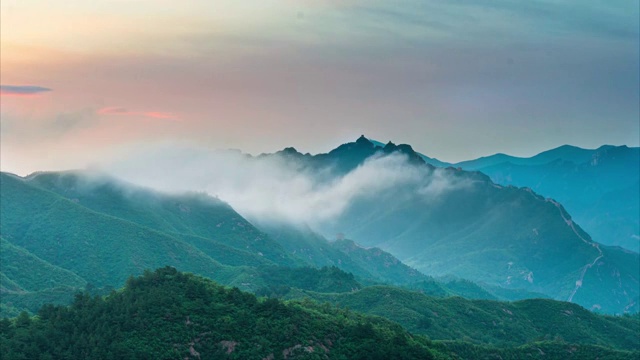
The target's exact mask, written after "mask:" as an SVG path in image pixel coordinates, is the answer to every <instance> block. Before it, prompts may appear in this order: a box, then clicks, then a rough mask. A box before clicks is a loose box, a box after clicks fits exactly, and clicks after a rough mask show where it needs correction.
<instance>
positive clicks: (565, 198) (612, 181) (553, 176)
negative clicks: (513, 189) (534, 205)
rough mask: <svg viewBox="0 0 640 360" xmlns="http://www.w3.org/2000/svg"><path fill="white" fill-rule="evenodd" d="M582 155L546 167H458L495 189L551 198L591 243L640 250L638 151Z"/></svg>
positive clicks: (605, 148)
mask: <svg viewBox="0 0 640 360" xmlns="http://www.w3.org/2000/svg"><path fill="white" fill-rule="evenodd" d="M581 150H584V149H581ZM584 151H585V152H586V154H588V155H589V157H588V158H587V157H586V156H582V157H575V156H573V157H572V156H566V157H565V158H557V159H554V160H553V161H549V162H546V163H540V162H530V161H524V160H523V161H521V162H513V159H509V160H508V161H505V162H501V163H497V164H493V165H491V166H482V165H478V164H475V165H473V166H469V167H466V166H467V165H464V164H462V165H461V166H462V167H463V168H466V169H476V168H478V166H479V170H480V171H482V172H483V173H485V174H487V175H489V176H490V177H491V179H492V180H493V181H494V182H496V183H498V184H501V185H514V186H526V187H530V188H531V189H533V190H534V191H536V192H537V193H540V194H543V195H545V196H548V197H552V198H554V199H556V200H558V201H559V202H561V203H562V204H563V205H564V206H565V207H566V208H567V210H568V211H569V212H570V213H571V214H572V215H573V217H574V218H575V219H576V220H577V221H578V222H579V223H580V224H581V225H582V226H583V227H584V228H585V229H586V230H587V232H588V233H589V234H590V235H592V237H593V238H594V239H595V240H597V241H599V242H601V243H603V244H607V245H618V246H623V247H626V248H627V249H630V250H634V251H636V252H637V251H638V250H639V249H640V197H639V195H638V192H639V188H640V183H639V182H640V148H628V147H626V146H618V147H614V146H603V147H601V148H599V149H597V150H584ZM543 154H544V153H543ZM543 154H541V155H543ZM560 155H561V154H558V156H560ZM534 158H535V157H534ZM534 158H531V159H534ZM550 158H551V157H549V156H547V157H545V158H544V159H545V160H547V159H550ZM525 160H527V159H525Z"/></svg>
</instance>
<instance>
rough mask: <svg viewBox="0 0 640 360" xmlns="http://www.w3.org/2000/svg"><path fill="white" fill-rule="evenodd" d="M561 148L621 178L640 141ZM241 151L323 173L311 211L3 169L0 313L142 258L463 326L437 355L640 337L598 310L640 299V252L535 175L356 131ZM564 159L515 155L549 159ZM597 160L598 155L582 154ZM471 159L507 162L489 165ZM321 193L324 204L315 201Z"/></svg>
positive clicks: (598, 171)
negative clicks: (508, 179) (311, 143)
mask: <svg viewBox="0 0 640 360" xmlns="http://www.w3.org/2000/svg"><path fill="white" fill-rule="evenodd" d="M565 150H566V151H565V152H564V153H565V154H566V155H565V157H566V158H567V159H561V160H552V161H551V164H569V165H567V166H573V167H574V170H575V169H577V170H575V172H576V173H577V174H578V175H575V176H576V177H575V179H574V180H575V181H576V182H577V181H578V178H579V177H580V176H584V177H588V179H589V180H583V181H582V184H586V183H589V184H591V185H584V186H592V185H593V184H595V183H597V184H604V185H603V187H609V188H612V187H615V186H617V185H615V184H619V183H622V182H625V181H627V180H626V177H625V176H626V175H625V174H632V175H631V176H633V170H630V169H629V168H630V167H632V165H633V162H634V161H636V160H635V159H636V158H635V157H634V156H636V155H634V152H633V151H635V150H633V149H629V148H614V147H605V148H602V149H599V150H602V151H601V152H598V154H600V155H598V156H597V157H594V154H593V153H591V152H590V151H586V152H585V151H581V150H575V149H573V148H565ZM242 156H243V159H246V160H243V161H246V162H247V163H250V164H261V166H262V167H259V169H261V170H263V169H266V168H268V166H271V165H272V164H280V165H283V164H284V166H279V167H277V168H276V169H275V170H277V171H281V170H282V169H295V171H296V173H300V174H304V176H305V178H303V179H307V178H311V179H313V181H314V182H313V183H312V184H311V185H309V186H310V187H311V188H312V189H313V191H314V192H313V193H312V194H313V196H308V194H307V195H305V196H306V199H310V201H315V202H317V203H316V204H309V206H311V207H310V208H311V209H313V210H314V211H318V212H319V213H318V216H317V218H313V217H311V219H312V220H314V221H311V222H308V223H306V222H300V221H291V219H289V218H287V217H279V216H277V214H278V212H277V211H276V210H275V209H274V211H273V214H271V215H273V216H260V214H261V213H259V212H257V213H256V212H252V213H246V214H243V213H241V212H238V211H236V209H235V208H234V207H233V206H232V205H231V204H230V203H227V202H225V199H224V198H218V197H216V196H211V195H209V194H207V193H206V192H204V191H203V190H205V189H194V190H196V192H186V193H185V192H163V191H158V190H155V189H152V188H148V187H144V186H142V185H141V184H135V183H131V182H128V180H127V178H126V176H125V177H124V179H121V178H116V177H113V176H112V175H110V174H105V173H102V172H98V171H93V170H92V171H89V170H83V171H65V172H38V173H34V174H31V175H29V176H26V177H20V176H16V175H13V174H9V173H1V174H0V196H1V197H0V246H1V250H2V251H1V252H0V260H1V262H0V264H1V265H2V266H1V267H0V294H1V295H2V296H1V301H0V314H1V315H2V316H3V317H7V316H9V317H15V316H18V315H19V314H20V313H21V312H22V311H27V312H29V313H31V314H36V313H38V312H39V309H41V307H42V306H43V305H44V304H57V305H65V304H69V303H71V302H72V301H73V299H74V296H75V297H76V302H77V295H75V294H77V293H78V292H79V291H84V292H85V293H86V294H89V295H87V296H92V295H97V296H99V297H103V296H111V297H115V296H116V295H114V290H115V289H117V288H118V287H120V286H122V284H127V288H125V290H124V293H122V294H127V292H131V291H133V290H132V289H131V284H133V283H135V281H134V280H132V278H131V277H132V276H138V275H141V274H145V275H144V280H139V281H142V282H145V281H151V280H152V278H153V277H152V276H151V275H150V274H149V273H145V270H149V269H157V268H162V267H165V266H172V267H176V268H178V269H180V270H181V271H186V272H190V273H193V274H198V275H200V276H204V277H206V278H209V279H211V280H213V281H215V282H217V283H219V284H222V285H225V286H233V287H237V288H239V289H241V290H243V291H249V292H251V293H253V294H256V295H258V296H261V297H268V298H270V297H277V298H282V299H289V300H290V301H296V302H298V301H302V302H304V301H309V300H310V299H311V300H313V301H316V302H329V303H332V304H334V305H338V306H348V308H349V309H353V310H355V311H359V312H363V313H366V314H370V315H377V316H383V317H386V318H387V319H390V320H391V321H395V322H397V323H399V324H401V325H402V326H403V327H404V328H405V329H407V330H409V331H411V332H412V333H414V334H423V335H426V336H428V337H429V338H431V339H434V340H439V341H445V342H446V341H454V340H459V339H464V342H462V343H455V344H453V343H452V344H447V343H445V342H440V343H428V342H425V343H422V345H419V346H418V348H423V347H424V348H425V349H429V350H428V351H430V353H432V354H436V355H437V354H440V355H442V358H447V356H448V355H443V354H449V355H451V354H452V351H453V353H456V352H458V353H459V354H466V355H465V356H467V358H469V356H470V357H473V356H472V355H469V354H484V355H482V356H486V357H487V358H489V357H491V356H494V355H496V354H498V355H499V356H503V355H505V356H506V354H511V355H510V356H515V357H514V358H518V356H521V355H522V351H524V352H525V353H527V354H532V353H533V352H531V351H530V350H531V348H519V347H522V346H525V347H526V346H530V345H531V344H533V343H534V342H536V341H543V342H545V341H556V342H557V341H558V339H561V341H560V342H559V344H560V345H558V344H555V343H554V344H555V345H554V344H550V343H543V344H538V345H536V346H538V348H539V349H541V348H548V349H550V350H549V351H551V352H554V351H557V350H558V349H557V348H555V346H560V348H562V346H564V345H562V344H563V343H564V341H565V340H566V341H569V342H570V343H578V344H581V346H582V348H581V349H584V347H585V346H602V347H604V349H610V350H611V349H617V350H615V351H618V350H620V351H629V350H634V349H635V350H637V349H638V348H640V344H637V342H635V341H634V335H637V334H638V333H639V332H640V329H639V328H638V321H637V319H635V318H631V319H629V318H622V317H607V316H601V315H598V314H595V313H606V314H628V313H634V312H637V311H638V309H639V303H640V301H639V293H640V289H639V277H640V275H639V273H640V258H639V255H638V253H637V252H634V251H631V250H627V249H624V248H621V247H617V246H607V245H604V244H602V243H600V242H597V241H595V240H594V239H593V238H592V236H591V235H590V233H589V231H586V230H585V229H584V228H583V227H582V224H581V223H580V222H579V221H577V220H575V219H574V218H573V216H572V214H571V211H569V210H567V209H566V208H565V206H564V204H563V202H562V201H559V200H558V199H555V198H550V197H545V196H542V195H540V194H538V191H541V190H540V189H544V187H542V185H541V187H540V188H536V189H532V188H531V187H516V186H515V185H513V184H509V185H503V184H500V183H499V182H497V181H494V179H492V177H496V176H498V175H496V174H498V172H497V170H496V172H494V173H491V172H489V173H491V174H493V175H492V177H490V176H488V175H487V174H485V173H484V169H486V168H485V167H481V169H482V171H477V170H464V169H463V168H462V166H459V167H454V166H448V167H440V165H437V164H432V163H429V159H428V158H427V159H425V157H424V156H423V155H421V154H419V153H417V152H415V151H414V150H413V148H412V147H411V146H410V145H406V144H399V145H396V144H393V143H391V142H390V143H387V144H385V145H384V146H379V144H378V143H377V142H373V141H370V140H368V139H367V138H365V137H364V136H362V137H360V138H358V139H357V140H356V141H355V142H351V143H346V144H343V145H341V146H339V147H337V148H336V149H334V150H332V151H330V152H328V153H326V154H317V155H311V154H302V153H300V152H298V151H297V150H295V149H293V148H286V149H284V150H282V151H280V152H276V153H273V154H262V155H260V156H255V157H252V156H249V155H242ZM556 156H557V155H553V154H551V155H550V153H549V152H547V153H543V154H540V155H539V156H537V157H535V158H536V160H535V162H538V165H522V164H524V163H526V161H524V160H522V161H524V162H523V163H520V164H521V165H509V166H530V167H536V166H541V167H547V166H551V165H549V164H548V163H545V161H547V160H549V159H551V158H554V157H556ZM589 156H590V159H591V160H590V162H589V164H591V165H587V164H586V163H584V162H583V163H580V164H582V165H576V162H580V161H582V160H584V159H587V158H589ZM595 158H597V160H594V159H595ZM274 161H275V162H274ZM540 164H542V165H540ZM211 166H215V164H212V165H211ZM238 166H241V165H240V164H238ZM464 166H467V167H469V168H474V166H488V168H489V169H491V168H500V169H502V170H500V171H503V170H504V169H506V168H508V169H512V168H511V167H508V166H507V165H505V163H503V162H497V163H496V162H492V161H485V160H483V162H481V163H480V165H477V164H476V165H473V163H468V164H466V165H464ZM563 168H564V165H563ZM174 170H175V171H176V172H180V169H179V168H178V169H174ZM565 170H566V169H565ZM606 173H608V174H609V175H606ZM611 174H616V177H620V178H623V179H618V180H616V181H614V180H613V179H608V178H609V176H610V175H611ZM263 176H264V177H265V179H266V177H268V176H269V174H267V173H263ZM285 176H290V174H289V173H287V174H285ZM281 178H282V176H281ZM549 178H551V176H549ZM545 179H547V177H545V178H544V179H543V180H545ZM563 179H565V180H566V181H569V180H567V179H569V178H568V177H566V176H565V177H563ZM297 180H298V181H302V180H300V179H297ZM265 181H266V180H265ZM545 181H547V180H545ZM543 182H544V181H542V180H541V182H540V183H541V184H542V183H543ZM627 182H628V181H627ZM544 183H545V184H547V185H545V186H549V187H553V186H551V185H549V184H551V183H550V182H544ZM614 183H615V184H614ZM305 184H306V183H305ZM612 184H614V185H612ZM556 185H557V186H561V185H559V183H556ZM305 186H307V185H305ZM305 189H306V187H305ZM206 190H210V189H206ZM198 191H199V192H198ZM250 193H253V192H250ZM565 193H567V195H568V196H569V195H571V194H572V193H571V191H570V189H569V188H567V189H565ZM327 194H329V195H330V196H328V199H330V200H331V201H324V200H323V201H320V200H319V198H320V197H322V196H325V195H327ZM576 194H577V195H576ZM580 194H581V192H580V191H579V190H576V191H575V194H573V195H571V196H573V198H576V197H578V196H579V195H580ZM614 194H618V197H617V199H618V200H616V201H618V202H621V201H623V200H622V199H623V198H625V197H626V200H627V203H632V202H633V197H634V196H635V195H633V194H634V193H633V191H632V190H628V191H626V190H624V188H622V189H619V190H617V192H614ZM591 195H593V196H592V199H596V198H597V199H599V200H598V201H599V202H598V204H599V205H598V206H602V208H601V209H604V208H606V206H607V205H606V202H605V203H603V200H602V197H598V195H597V194H591ZM591 195H590V196H591ZM603 196H605V195H603ZM605 197H611V198H614V199H615V198H616V196H613V195H611V194H608V195H606V196H605ZM629 198H631V200H629ZM636 200H637V197H636ZM256 201H258V200H257V199H256ZM594 201H595V200H594ZM318 204H320V205H318ZM614 204H615V202H614ZM327 208H330V210H331V211H328V209H327ZM624 209H625V208H621V209H620V210H621V211H622V210H624ZM327 214H328V215H327ZM311 215H314V214H313V213H312V214H311ZM307 219H308V217H307ZM601 220H602V221H603V222H607V221H606V220H607V219H601ZM159 271H160V270H159ZM172 271H175V270H162V271H160V272H159V273H157V275H156V276H160V277H161V278H162V277H163V276H167V274H168V273H167V272H172ZM172 276H173V275H172ZM189 281H192V280H189ZM196 282H197V281H196ZM194 286H196V285H194ZM197 286H200V285H197ZM207 286H208V285H207ZM120 291H122V290H120ZM154 291H155V290H154ZM116 293H118V292H116ZM109 294H112V295H109ZM117 296H121V295H117ZM122 296H125V295H122ZM126 296H128V295H126ZM247 296H248V295H247ZM247 299H248V297H247ZM304 299H307V300H304ZM474 299H475V300H474ZM113 301H115V300H113ZM118 301H120V300H118ZM251 301H254V300H251ZM505 301H514V302H511V303H507V302H505ZM571 303H575V304H571ZM74 306H75V305H74ZM100 306H103V305H100ZM274 306H275V305H274ZM296 306H297V305H296ZM304 306H307V305H304ZM589 310H591V311H589ZM60 311H62V310H60ZM65 311H66V310H65ZM158 311H161V310H158ZM162 311H164V310H162ZM313 311H315V310H313ZM594 312H595V313H594ZM26 314H27V313H24V314H23V315H20V316H22V317H24V316H28V315H26ZM65 316H66V315H65ZM73 316H76V315H73ZM189 316H191V315H189ZM541 318H548V319H550V320H549V321H548V322H545V323H544V324H542V323H539V321H540V319H541ZM25 319H27V318H25ZM187 319H189V318H187ZM553 319H555V320H553ZM23 320H24V319H23ZM25 321H27V320H25ZM29 321H30V320H29ZM187 321H189V320H187ZM358 321H365V322H366V321H369V320H358ZM558 324H560V325H562V326H566V328H562V329H561V328H559V326H560V325H558ZM569 324H570V325H569ZM3 326H4V328H6V329H10V328H11V326H13V325H7V324H5V325H3ZM7 326H8V327H7ZM52 326H53V325H52ZM380 326H382V327H384V326H387V325H384V326H383V325H380ZM4 328H3V329H4ZM605 329H606V330H605ZM613 329H615V331H614V330H613ZM7 331H9V330H7ZM12 331H13V330H12ZM33 331H36V330H33ZM318 331H320V330H318ZM322 331H324V330H322ZM384 331H388V330H384ZM393 331H395V330H393ZM508 334H511V336H508ZM96 336H97V335H96ZM234 336H240V335H234ZM344 336H347V335H346V334H345V335H344ZM398 336H404V335H398ZM347 337H348V336H347ZM11 339H13V338H11ZM581 339H582V340H581ZM0 340H1V339H0ZM232 340H233V341H235V340H234V339H232ZM232 340H229V341H232ZM2 341H4V340H2ZM8 341H13V340H8ZM144 341H147V340H144ZM224 341H227V340H224ZM301 344H302V343H301ZM309 344H311V343H309ZM470 344H475V345H470ZM194 346H195V345H194ZM278 346H280V345H278ZM291 346H295V344H293V345H291ZM301 346H302V345H301ZM309 346H312V345H309ZM474 346H475V347H474ZM487 346H489V347H491V346H498V347H500V348H505V347H508V348H511V349H516V348H517V349H519V350H513V351H515V353H510V352H509V351H512V350H508V351H507V350H498V349H493V350H491V349H489V350H488V348H487ZM195 348H197V346H195ZM195 348H194V349H195ZM418 348H416V349H418ZM187 349H188V347H187ZM274 349H275V348H274ZM589 349H591V350H594V348H589ZM316 350H317V349H316ZM158 351H165V350H158ZM247 351H248V350H247ZM314 351H315V350H314ZM416 351H418V350H416ZM420 351H422V350H420ZM505 351H506V352H505ZM594 351H595V350H594ZM598 351H599V350H598ZM603 351H605V352H606V351H609V350H603ZM534 352H535V351H534ZM490 354H493V355H490ZM514 354H515V355H514ZM618 355H620V354H616V356H618ZM620 356H621V357H620V358H627V356H631V355H630V354H627V353H625V354H622V355H620ZM436 357H437V356H436ZM454 358H455V356H454Z"/></svg>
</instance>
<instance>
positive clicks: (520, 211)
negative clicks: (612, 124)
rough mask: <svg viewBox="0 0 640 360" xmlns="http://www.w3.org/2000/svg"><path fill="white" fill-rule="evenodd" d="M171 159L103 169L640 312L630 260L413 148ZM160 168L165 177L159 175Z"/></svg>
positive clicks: (431, 260)
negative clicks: (167, 171)
mask: <svg viewBox="0 0 640 360" xmlns="http://www.w3.org/2000/svg"><path fill="white" fill-rule="evenodd" d="M170 150H171V149H165V151H159V152H158V150H157V149H153V151H152V150H148V153H149V154H156V155H155V156H154V157H153V158H149V157H148V156H147V155H144V156H140V154H138V155H136V154H133V155H130V156H128V158H127V159H126V160H124V161H122V162H114V163H112V164H107V165H105V167H104V171H107V172H109V173H112V174H115V175H116V176H119V177H122V178H123V179H126V180H127V181H131V182H134V183H139V184H144V185H145V186H151V187H154V188H157V189H161V190H165V191H166V190H171V191H182V190H196V191H205V192H207V193H209V194H214V195H216V196H218V197H220V198H221V199H223V200H225V201H227V202H228V203H229V204H230V205H231V206H232V207H233V208H234V209H236V210H237V211H239V212H240V213H241V214H243V215H244V216H246V217H248V218H251V219H256V221H258V222H260V221H261V222H262V223H263V224H270V223H284V224H286V223H291V224H296V226H309V227H310V229H311V230H312V231H315V232H319V233H320V234H322V235H323V236H324V237H326V238H328V239H333V238H335V236H336V234H344V236H346V237H347V238H349V239H352V240H354V241H356V242H357V243H359V244H362V245H364V246H375V247H379V248H381V249H383V250H385V251H387V252H389V253H391V254H392V255H394V256H396V257H398V258H399V259H400V260H402V261H403V262H405V263H407V264H408V265H410V266H411V267H413V268H415V269H417V270H419V271H421V272H422V273H424V274H426V275H432V276H444V275H456V276H459V277H462V278H466V279H470V280H474V281H479V282H484V283H487V284H488V285H491V286H499V287H504V288H509V289H522V290H526V291H531V292H538V293H543V294H546V295H548V296H551V297H552V298H555V299H559V300H568V301H575V302H578V303H580V304H582V305H583V306H585V307H587V308H589V309H595V310H602V311H607V312H624V311H629V310H633V309H636V308H637V307H638V293H639V291H638V273H639V271H640V265H639V260H638V253H636V252H629V251H624V250H621V249H616V248H611V247H607V246H604V245H601V244H599V243H597V242H595V241H594V240H593V238H592V237H591V236H590V234H588V232H585V231H584V230H583V228H582V227H581V224H580V223H579V222H576V221H575V220H574V219H573V217H572V215H570V212H567V210H565V207H564V206H563V205H562V203H560V202H558V201H556V200H554V199H553V198H545V197H544V196H541V195H539V194H537V193H536V192H534V191H532V190H531V189H529V188H516V187H510V186H507V187H504V186H502V185H499V184H497V183H495V182H493V181H492V180H491V178H490V177H489V176H487V175H485V174H484V173H482V172H477V171H464V170H460V169H459V168H453V167H449V168H438V167H435V166H433V165H431V164H428V163H427V162H426V161H425V160H424V158H423V157H422V156H420V155H419V154H418V153H416V152H415V151H414V150H413V149H412V147H411V146H409V145H405V144H401V145H396V144H394V143H392V142H389V143H387V144H386V145H384V146H383V147H380V146H377V145H376V144H375V143H373V142H371V141H369V140H368V139H367V138H365V137H364V136H362V137H360V138H359V139H357V140H356V141H355V142H351V143H346V144H343V145H341V146H339V147H337V148H335V149H334V150H332V151H330V152H328V153H325V154H318V155H311V154H302V153H300V152H298V151H296V150H295V149H293V148H286V149H284V150H283V151H280V152H276V153H273V154H262V155H260V156H255V157H254V156H249V155H246V154H242V153H240V152H207V151H204V150H194V149H189V150H187V151H184V150H181V151H176V152H172V151H170ZM142 154H144V152H143V153H142ZM567 154H569V155H567V156H568V157H571V158H572V159H574V160H575V159H581V158H584V157H585V156H586V155H585V154H584V152H582V151H574V150H572V149H568V152H567ZM549 157H554V155H549V153H547V154H543V155H541V156H539V157H537V160H535V161H545V159H547V158H549ZM143 159H144V161H143ZM602 162H603V163H604V162H605V160H604V159H603V160H602ZM628 166H629V164H622V165H620V166H618V167H617V168H618V169H620V171H625V169H626V168H627V167H628ZM166 168H171V169H173V171H172V172H171V173H170V174H165V175H163V176H159V171H161V170H159V169H166ZM603 176H604V175H603ZM543 195H544V194H543ZM258 219H259V220H258ZM267 227H268V226H266V227H265V228H267ZM272 235H273V233H272ZM300 238H301V237H299V236H298V237H296V239H300ZM285 243H286V242H285ZM285 247H287V246H286V245H285ZM300 248H301V249H303V248H305V247H304V246H302V247H300ZM316 265H318V264H316ZM604 294H606V295H604Z"/></svg>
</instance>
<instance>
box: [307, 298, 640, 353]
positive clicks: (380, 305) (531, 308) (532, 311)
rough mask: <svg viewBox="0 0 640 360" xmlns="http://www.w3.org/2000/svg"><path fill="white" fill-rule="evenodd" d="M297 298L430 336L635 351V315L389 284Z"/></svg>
mask: <svg viewBox="0 0 640 360" xmlns="http://www.w3.org/2000/svg"><path fill="white" fill-rule="evenodd" d="M299 296H307V297H311V298H313V299H316V300H318V301H329V302H331V303H334V304H338V305H340V306H342V307H348V308H349V309H352V310H355V311H361V312H364V313H366V314H371V315H378V316H384V317H386V318H388V319H391V320H393V321H397V322H398V323H400V324H401V325H403V326H404V327H405V328H406V329H408V330H409V331H411V332H414V333H418V334H425V335H428V336H429V338H430V339H432V340H458V339H466V340H467V341H470V342H474V343H476V344H484V345H494V346H503V347H504V346H518V345H523V344H526V343H530V342H533V341H538V340H542V339H548V340H549V339H553V338H554V337H561V338H563V339H564V340H565V341H567V342H569V343H578V344H592V345H600V346H606V347H614V348H619V349H628V350H639V349H640V341H639V340H638V337H637V334H638V333H639V332H640V320H639V319H637V318H636V319H634V318H631V317H610V316H602V315H597V314H594V313H592V312H590V311H587V310H586V309H584V308H582V307H580V306H578V305H575V304H570V303H566V302H559V301H553V300H542V299H532V300H523V301H517V302H513V303H507V302H497V301H486V300H467V299H463V298H460V297H450V298H445V299H439V298H433V297H430V296H426V295H423V294H420V293H417V292H413V291H407V290H403V289H398V288H393V287H389V286H372V287H366V288H363V289H361V290H359V291H356V292H350V293H343V294H317V293H313V292H308V291H307V292H304V293H303V294H301V295H299Z"/></svg>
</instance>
